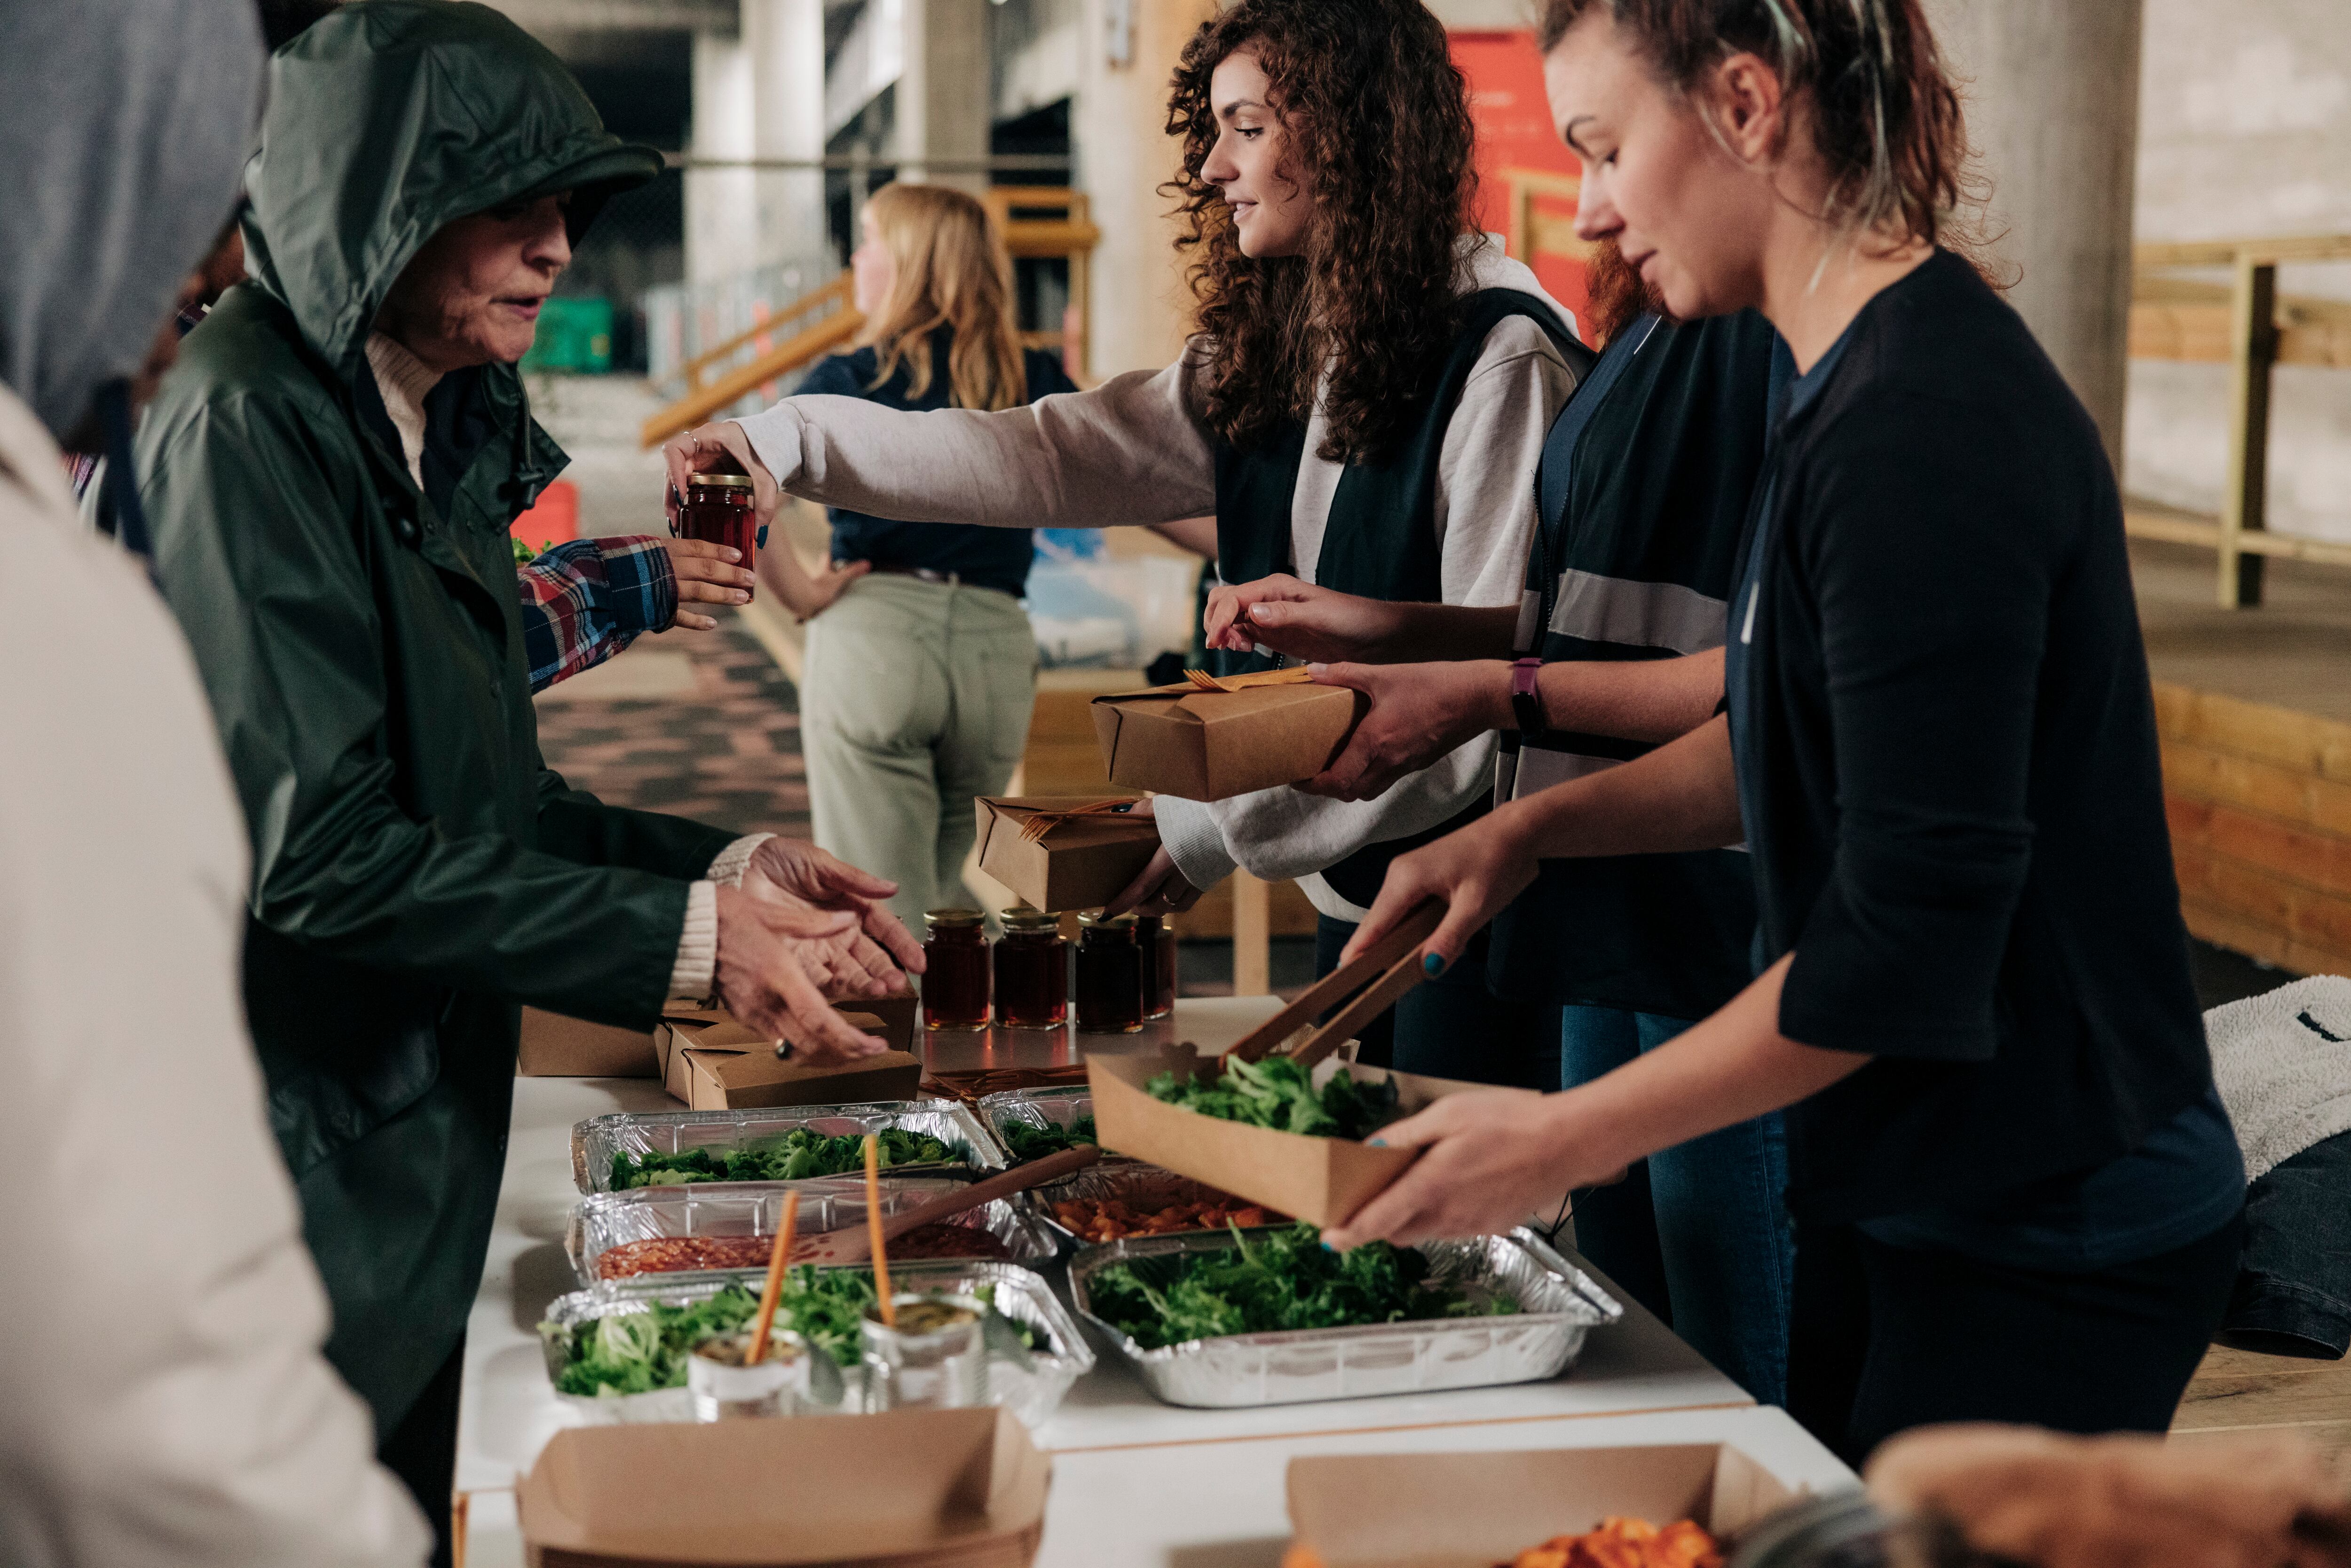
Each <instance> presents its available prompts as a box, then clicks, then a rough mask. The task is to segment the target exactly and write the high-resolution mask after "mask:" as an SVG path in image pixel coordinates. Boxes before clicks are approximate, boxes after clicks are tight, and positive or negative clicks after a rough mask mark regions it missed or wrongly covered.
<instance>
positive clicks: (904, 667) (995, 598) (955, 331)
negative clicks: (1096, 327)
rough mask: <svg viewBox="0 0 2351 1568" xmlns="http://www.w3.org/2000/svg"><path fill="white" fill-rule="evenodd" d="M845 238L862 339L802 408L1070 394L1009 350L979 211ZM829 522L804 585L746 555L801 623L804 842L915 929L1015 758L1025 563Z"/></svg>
mask: <svg viewBox="0 0 2351 1568" xmlns="http://www.w3.org/2000/svg"><path fill="white" fill-rule="evenodd" d="M860 226H861V230H862V235H861V238H862V243H861V244H860V245H859V246H858V247H857V250H856V252H855V254H854V255H852V256H851V257H850V267H851V270H852V273H853V275H854V289H855V298H856V301H857V308H858V309H859V310H861V311H862V312H864V315H865V325H864V327H863V329H862V330H861V331H860V332H859V333H858V336H857V340H856V344H855V346H854V348H853V349H852V351H850V352H849V353H846V354H835V355H833V356H831V358H829V359H827V360H825V361H822V362H821V363H820V364H818V365H817V366H816V368H815V369H813V370H811V371H810V372H809V375H808V379H807V380H806V381H804V382H801V383H800V386H799V390H800V391H801V392H832V393H839V394H842V395H846V396H851V397H861V398H865V399H867V400H869V401H871V402H877V403H881V404H883V406H884V407H888V408H897V409H935V408H968V409H979V410H995V409H1006V408H1012V407H1016V406H1018V405H1019V404H1022V403H1026V402H1030V401H1031V400H1032V399H1035V398H1037V397H1040V396H1043V395H1046V394H1048V393H1051V392H1074V391H1076V390H1077V388H1076V385H1075V384H1074V383H1073V382H1071V380H1070V378H1069V377H1068V375H1067V374H1065V373H1064V372H1063V371H1062V369H1061V363H1060V361H1057V360H1056V359H1054V357H1053V356H1052V355H1050V354H1048V353H1045V352H1043V351H1041V350H1025V351H1024V350H1022V349H1021V347H1020V343H1019V338H1018V337H1017V336H1016V335H1015V327H1014V321H1013V315H1012V263H1011V259H1010V257H1009V256H1007V255H1006V253H1005V249H1004V241H1003V237H1002V236H1001V235H998V233H997V232H996V230H995V227H994V225H992V224H991V222H990V221H989V218H988V214H987V209H986V208H985V207H982V206H981V205H980V204H979V203H977V201H974V200H973V199H972V198H971V197H969V196H967V195H965V194H964V193H962V192H960V191H954V190H948V189H946V188H945V187H943V186H938V185H904V184H892V185H885V186H883V188H882V189H881V190H879V191H876V192H875V193H873V195H872V199H870V200H869V201H868V202H867V203H866V204H865V211H864V214H863V216H862V220H861V225H860ZM828 516H829V517H831V522H832V563H833V564H832V566H831V569H830V570H826V571H824V572H822V573H820V574H819V575H817V576H816V577H814V578H811V577H810V576H808V575H807V574H805V573H803V572H802V571H800V570H799V566H798V563H797V562H795V561H794V560H793V559H792V558H791V552H790V551H789V550H788V549H778V550H774V551H772V552H768V553H767V554H763V555H762V556H761V557H760V561H761V564H762V566H764V567H767V568H768V576H769V578H770V586H771V587H772V588H773V589H774V590H775V591H776V592H777V593H778V595H779V596H780V597H781V598H782V599H783V600H784V601H785V602H786V603H787V604H789V606H790V607H791V609H792V612H793V613H795V614H797V615H800V616H803V617H816V619H814V620H812V621H811V622H810V627H809V645H808V664H807V668H806V671H805V673H804V678H803V680H802V682H801V686H800V713H801V744H802V748H803V751H804V753H805V755H806V757H807V760H808V778H809V800H810V809H811V811H812V814H813V815H814V817H815V837H816V841H817V842H818V843H820V844H822V845H824V846H826V847H827V848H828V849H831V850H832V851H834V852H837V853H841V854H845V855H848V856H849V857H850V858H851V860H852V863H854V864H858V865H862V866H866V867H869V868H871V869H873V870H874V871H876V872H877V873H879V874H881V875H883V876H887V877H891V878H893V879H894V880H895V881H896V882H897V883H898V896H897V897H896V898H895V899H893V901H892V904H893V908H894V909H895V910H896V912H897V913H898V914H899V915H900V916H901V917H903V918H904V919H907V920H910V921H911V920H913V919H914V918H915V917H916V916H918V915H921V914H922V913H923V911H924V910H925V909H930V908H935V907H936V906H938V905H939V904H943V903H944V904H960V903H962V902H963V901H964V899H965V897H966V894H963V893H962V892H960V891H959V889H960V886H961V879H962V874H963V873H962V867H963V861H964V856H965V855H966V853H967V852H969V850H970V848H971V842H972V833H973V826H972V812H971V802H972V798H973V797H974V796H976V795H990V794H996V793H998V792H1000V791H1001V790H1003V789H1004V788H1005V787H1006V786H1007V785H1008V784H1009V783H1010V782H1011V779H1012V772H1013V769H1014V768H1017V767H1018V766H1019V762H1020V754H1021V750H1022V748H1023V747H1025V746H1026V745H1027V743H1028V738H1029V709H1030V707H1031V706H1032V705H1033V704H1034V703H1035V701H1036V693H1037V646H1036V639H1035V637H1034V635H1033V634H1032V633H1031V632H1030V631H1029V617H1028V614H1027V612H1025V611H1023V610H1022V609H1021V606H1020V601H1021V597H1022V595H1023V594H1024V593H1025V592H1026V591H1027V589H1028V580H1029V559H1030V556H1031V555H1032V553H1033V551H1034V546H1033V544H1032V542H1031V536H1030V534H1029V530H1027V529H1025V528H958V527H956V526H954V525H951V524H940V523H909V522H894V521H890V520H887V519H885V518H882V517H871V516H868V515H866V514H864V513H862V512H854V511H851V510H849V509H848V508H846V507H832V508H831V511H830V512H829V513H828ZM820 611H821V612H823V613H822V614H821V616H819V615H818V612H820Z"/></svg>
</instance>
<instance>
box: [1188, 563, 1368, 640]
mask: <svg viewBox="0 0 2351 1568" xmlns="http://www.w3.org/2000/svg"><path fill="white" fill-rule="evenodd" d="M1388 609H1389V607H1388V606H1387V605H1385V604H1384V603H1382V602H1381V601H1378V600H1376V599H1364V598H1362V597H1360V596H1358V595H1356V594H1353V593H1341V592H1338V591H1336V590H1333V589H1328V588H1319V587H1317V586H1315V585H1314V584H1313V583H1311V582H1303V581H1301V580H1299V579H1297V578H1295V577H1292V576H1290V575H1289V574H1288V573H1287V572H1276V573H1275V574H1274V575H1273V576H1271V577H1261V578H1259V579H1258V580H1256V581H1254V582H1241V583H1219V584H1218V585H1217V587H1216V588H1215V589H1214V590H1213V591H1210V593H1209V594H1208V605H1207V610H1206V611H1205V612H1202V614H1201V617H1200V625H1201V629H1202V631H1203V632H1206V633H1207V644H1208V646H1209V647H1211V648H1222V649H1227V650H1229V651H1231V652H1233V653H1249V652H1251V651H1253V650H1254V649H1255V648H1256V647H1257V645H1258V644H1259V643H1263V644H1265V645H1266V646H1267V647H1269V648H1271V649H1272V650H1273V651H1274V652H1276V653H1287V654H1289V655H1290V656H1291V657H1293V658H1299V659H1364V658H1369V657H1371V656H1372V655H1373V654H1374V653H1376V652H1377V650H1378V644H1379V643H1380V641H1381V639H1382V638H1383V637H1384V636H1385V635H1386V633H1387V632H1388V624H1387V622H1388V620H1389V615H1388V613H1387V612H1388Z"/></svg>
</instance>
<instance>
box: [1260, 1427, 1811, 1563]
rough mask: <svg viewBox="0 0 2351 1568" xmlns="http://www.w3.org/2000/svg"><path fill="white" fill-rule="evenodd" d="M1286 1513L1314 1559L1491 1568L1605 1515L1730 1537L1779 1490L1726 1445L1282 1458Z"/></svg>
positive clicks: (1781, 1491) (1781, 1492)
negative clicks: (1682, 1523)
mask: <svg viewBox="0 0 2351 1568" xmlns="http://www.w3.org/2000/svg"><path fill="white" fill-rule="evenodd" d="M1289 1490H1290V1526H1291V1528H1292V1529H1293V1530H1294V1531H1296V1534H1297V1540H1298V1544H1299V1545H1301V1546H1304V1547H1307V1548H1309V1549H1311V1551H1312V1552H1313V1553H1314V1555H1315V1556H1316V1557H1318V1558H1319V1559H1321V1561H1322V1564H1323V1568H1373V1565H1374V1564H1376V1565H1378V1568H1490V1565H1491V1564H1493V1563H1508V1562H1510V1559H1511V1558H1513V1557H1515V1556H1517V1555H1518V1554H1519V1553H1520V1552H1522V1551H1524V1550H1525V1549H1526V1548H1528V1547H1530V1546H1537V1545H1541V1543H1542V1542H1546V1541H1548V1540H1550V1539H1551V1538H1552V1537H1553V1536H1556V1535H1574V1534H1581V1533H1582V1532H1583V1531H1587V1530H1592V1529H1593V1528H1595V1527H1597V1526H1598V1524H1599V1523H1600V1521H1601V1520H1602V1519H1604V1518H1606V1517H1608V1516H1609V1515H1612V1514H1627V1515H1631V1516H1632V1517H1634V1518H1636V1519H1646V1520H1647V1521H1649V1522H1650V1523H1652V1524H1656V1525H1667V1524H1671V1523H1672V1522H1674V1521H1676V1520H1680V1519H1688V1520H1695V1521H1697V1522H1698V1524H1699V1525H1701V1526H1703V1527H1704V1528H1705V1529H1707V1530H1708V1531H1711V1532H1713V1533H1714V1534H1715V1535H1716V1536H1718V1537H1719V1538H1726V1539H1728V1538H1733V1537H1736V1536H1737V1535H1738V1534H1739V1533H1740V1531H1743V1530H1746V1529H1747V1528H1749V1527H1750V1525H1752V1524H1754V1523H1755V1521H1758V1520H1760V1519H1761V1518H1762V1517H1763V1516H1764V1515H1766V1514H1768V1513H1771V1512H1772V1511H1775V1510H1777V1509H1778V1508H1780V1507H1781V1506H1782V1505H1783V1504H1785V1503H1786V1502H1788V1501H1789V1500H1790V1494H1789V1492H1788V1490H1787V1488H1785V1487H1783V1486H1782V1485H1781V1484H1780V1482H1779V1481H1778V1479H1775V1478H1774V1477H1773V1476H1772V1475H1771V1473H1770V1472H1769V1471H1767V1470H1765V1469H1763V1467H1762V1466H1761V1465H1759V1464H1757V1463H1756V1462H1755V1461H1754V1460H1752V1459H1750V1458H1748V1457H1747V1456H1746V1455H1745V1454H1743V1453H1741V1452H1740V1450H1739V1449H1737V1448H1733V1447H1731V1446H1730V1445H1729V1444H1727V1443H1684V1444H1671V1445H1659V1446H1656V1447H1653V1448H1553V1449H1547V1450H1541V1451H1536V1452H1520V1453H1499V1454H1495V1453H1453V1454H1362V1455H1351V1456H1338V1455H1332V1456H1318V1457H1314V1458H1297V1459H1292V1460H1290V1476H1289Z"/></svg>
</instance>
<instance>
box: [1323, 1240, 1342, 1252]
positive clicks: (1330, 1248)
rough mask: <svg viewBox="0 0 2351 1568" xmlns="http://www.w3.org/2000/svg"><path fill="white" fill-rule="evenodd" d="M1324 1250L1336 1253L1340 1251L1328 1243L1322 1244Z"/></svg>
mask: <svg viewBox="0 0 2351 1568" xmlns="http://www.w3.org/2000/svg"><path fill="white" fill-rule="evenodd" d="M1322 1250H1323V1251H1325V1252H1336V1251H1338V1250H1339V1249H1337V1248H1336V1247H1333V1246H1332V1245H1331V1244H1330V1243H1329V1242H1328V1241H1325V1242H1323V1243H1322Z"/></svg>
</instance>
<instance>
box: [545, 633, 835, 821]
mask: <svg viewBox="0 0 2351 1568" xmlns="http://www.w3.org/2000/svg"><path fill="white" fill-rule="evenodd" d="M722 617H723V618H722V620H721V621H720V623H719V627H718V630H717V631H716V632H669V633H667V634H665V635H664V636H660V637H654V638H648V639H646V640H644V641H643V642H642V643H639V644H638V645H637V647H635V648H632V649H631V650H630V651H629V652H628V653H623V654H622V655H621V656H620V658H619V659H617V660H615V661H613V664H612V665H611V667H610V668H609V669H607V670H598V671H590V673H589V674H588V675H586V676H583V677H581V679H582V680H583V681H595V680H596V679H597V678H598V677H599V676H602V675H608V674H609V675H612V676H622V677H625V676H626V675H627V674H630V673H631V672H630V671H628V670H627V669H626V666H627V665H628V664H630V662H631V661H632V660H636V661H644V660H647V659H648V657H649V656H659V657H660V658H661V660H662V662H663V663H671V662H674V657H675V655H676V654H677V653H684V654H685V655H686V656H687V658H688V659H689V660H690V661H691V676H692V679H691V685H689V686H688V689H686V690H684V691H683V692H680V693H677V694H676V695H672V696H664V697H658V698H646V697H633V696H632V697H622V698H619V699H617V700H615V699H606V698H601V697H592V696H575V695H572V694H567V693H565V692H563V691H562V689H561V688H560V687H558V688H556V689H555V691H554V692H553V693H552V694H550V695H542V696H541V697H540V698H539V703H538V743H539V749H540V751H541V752H542V753H543V754H544V755H545V756H546V758H547V761H548V765H549V767H551V768H555V769H557V770H558V771H559V772H560V773H562V774H563V775H564V777H565V778H567V779H570V780H571V782H573V783H574V784H577V785H578V786H580V788H581V789H589V790H592V791H593V792H594V793H596V794H597V795H599V796H601V797H602V798H603V799H604V800H609V801H611V802H612V803H613V804H615V805H622V806H637V807H642V808H643V809H645V810H653V811H668V812H673V813H674V814H676V815H678V816H682V817H692V818H694V819H695V820H696V821H704V822H708V823H710V824H711V825H712V826H714V827H720V828H729V829H733V830H735V831H738V832H751V831H768V832H778V833H792V834H798V835H799V836H802V837H805V836H806V835H807V833H808V831H809V816H808V810H809V803H808V776H807V773H806V770H805V769H804V768H803V767H802V766H801V762H800V744H799V722H800V721H799V695H798V694H797V693H796V692H795V691H794V690H793V689H792V684H791V683H790V682H789V681H788V680H786V679H785V678H784V675H783V672H782V671H780V670H778V669H777V668H776V664H775V661H774V660H772V659H770V658H769V657H768V653H767V651H766V650H765V649H763V648H761V647H760V646H759V644H758V642H756V641H755V640H754V639H753V638H752V637H751V635H750V633H749V632H746V631H745V630H743V628H742V627H741V625H740V624H739V623H738V622H736V620H735V619H734V617H732V616H727V615H724V612H722ZM611 684H612V685H613V686H614V688H615V689H618V690H623V691H625V690H630V689H632V683H630V682H628V681H627V680H626V679H625V678H623V679H622V680H620V681H617V682H613V683H611ZM657 684H659V685H670V684H673V683H671V682H669V681H666V680H664V681H662V682H660V683H657ZM582 689H583V690H587V689H590V688H587V687H583V688H582ZM636 689H643V686H642V685H638V686H637V687H636Z"/></svg>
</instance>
